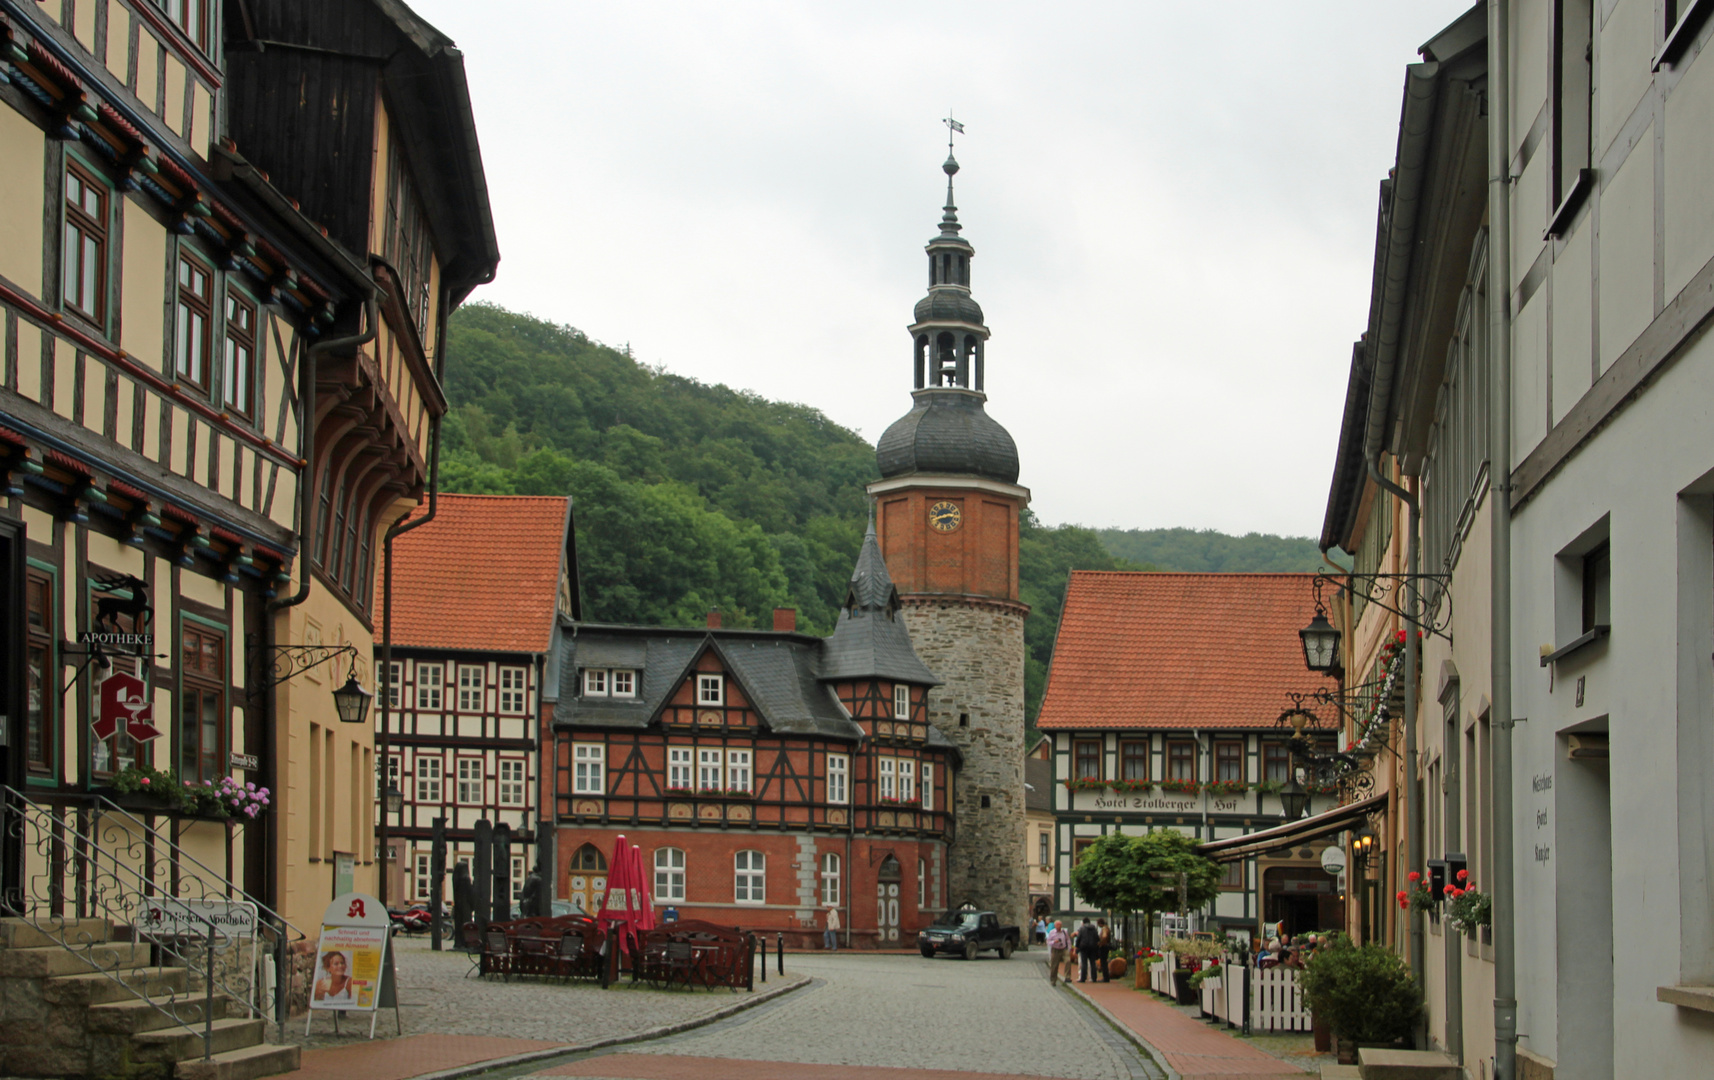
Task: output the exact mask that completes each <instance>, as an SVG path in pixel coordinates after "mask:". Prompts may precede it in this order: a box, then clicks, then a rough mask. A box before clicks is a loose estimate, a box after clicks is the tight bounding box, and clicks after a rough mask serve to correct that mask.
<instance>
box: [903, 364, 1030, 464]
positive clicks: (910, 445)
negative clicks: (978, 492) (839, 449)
mask: <svg viewBox="0 0 1714 1080" xmlns="http://www.w3.org/2000/svg"><path fill="white" fill-rule="evenodd" d="M987 399H988V397H987V395H986V394H981V393H978V392H976V391H974V390H965V389H962V388H959V387H950V386H941V387H930V388H928V389H926V390H916V391H913V392H912V394H911V400H912V405H911V411H910V412H908V413H906V414H905V415H903V416H901V417H899V418H898V419H897V420H895V421H893V424H892V426H891V427H889V428H888V429H887V430H886V431H885V432H884V433H883V434H882V435H881V441H880V442H878V443H876V444H875V462H876V464H877V465H879V466H880V469H881V476H882V477H884V478H887V479H891V478H892V477H895V476H905V475H908V474H910V473H929V474H934V475H948V474H950V475H955V476H980V477H983V478H985V479H988V480H998V481H1000V482H1001V483H1004V484H1015V483H1017V482H1018V444H1017V443H1015V442H1013V441H1012V436H1011V433H1010V432H1008V431H1007V430H1006V429H1005V428H1003V427H1001V426H1000V422H999V421H998V420H995V419H994V418H993V417H992V416H989V415H988V413H987V411H986V410H985V409H984V408H983V407H982V403H983V402H984V401H986V400H987Z"/></svg>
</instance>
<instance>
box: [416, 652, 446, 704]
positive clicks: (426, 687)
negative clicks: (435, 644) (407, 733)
mask: <svg viewBox="0 0 1714 1080" xmlns="http://www.w3.org/2000/svg"><path fill="white" fill-rule="evenodd" d="M416 683H417V687H416V699H415V704H416V707H417V711H418V712H440V706H441V702H442V701H443V700H445V699H444V698H443V697H442V695H441V691H442V690H444V689H445V688H446V666H445V665H444V664H440V663H433V664H425V663H423V662H422V661H420V660H419V661H418V662H417V670H416Z"/></svg>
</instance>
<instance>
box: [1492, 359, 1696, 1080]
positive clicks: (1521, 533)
mask: <svg viewBox="0 0 1714 1080" xmlns="http://www.w3.org/2000/svg"><path fill="white" fill-rule="evenodd" d="M1711 414H1714V341H1711V340H1710V339H1709V338H1707V337H1706V336H1705V337H1703V338H1702V339H1701V340H1699V341H1697V342H1695V343H1693V344H1692V345H1691V346H1689V347H1688V349H1687V351H1686V354H1685V355H1684V356H1683V357H1682V358H1681V359H1680V360H1679V361H1678V362H1677V363H1675V364H1674V365H1673V366H1672V367H1671V368H1670V369H1669V370H1667V371H1666V372H1665V374H1664V375H1662V376H1661V378H1660V380H1659V381H1658V382H1657V383H1656V384H1655V385H1653V386H1651V387H1650V388H1649V389H1648V390H1647V391H1645V392H1644V393H1643V394H1642V396H1641V397H1639V398H1638V399H1637V400H1636V401H1635V402H1633V403H1632V404H1631V405H1630V406H1629V407H1628V408H1626V409H1625V410H1624V411H1623V412H1621V413H1620V414H1619V415H1618V416H1617V417H1616V418H1614V420H1613V421H1612V422H1611V423H1610V424H1609V425H1608V426H1607V427H1606V428H1605V429H1603V430H1602V432H1601V433H1600V434H1599V435H1598V436H1597V437H1596V438H1595V440H1594V441H1593V442H1591V443H1590V444H1588V445H1586V446H1585V447H1584V448H1583V449H1582V450H1581V451H1580V452H1579V453H1577V454H1576V455H1574V456H1573V457H1572V458H1571V459H1570V460H1569V461H1567V462H1566V464H1565V465H1564V467H1563V468H1562V470H1561V471H1560V472H1559V473H1558V474H1557V475H1556V476H1554V477H1553V478H1552V479H1551V480H1550V481H1549V482H1548V483H1547V484H1546V485H1545V486H1544V487H1543V488H1542V489H1540V491H1539V493H1538V494H1536V495H1535V496H1534V497H1533V498H1532V499H1531V500H1530V501H1529V502H1528V503H1527V504H1526V505H1524V506H1523V507H1521V508H1520V509H1519V511H1518V513H1517V516H1516V517H1515V519H1514V526H1513V527H1514V533H1513V560H1514V561H1513V589H1514V594H1513V595H1514V598H1513V605H1514V606H1513V618H1514V632H1513V664H1514V712H1515V715H1517V716H1519V717H1527V718H1528V720H1527V722H1524V723H1520V724H1518V725H1517V727H1516V729H1515V745H1514V752H1515V772H1514V791H1515V793H1516V794H1515V813H1514V826H1515V827H1514V834H1513V835H1514V840H1515V843H1516V846H1517V847H1516V850H1517V862H1516V884H1517V890H1518V917H1517V930H1518V940H1517V956H1518V972H1519V980H1518V981H1519V986H1518V990H1519V993H1518V998H1519V1002H1520V1013H1519V1024H1518V1026H1519V1030H1520V1031H1522V1032H1526V1033H1528V1035H1527V1037H1526V1038H1525V1040H1524V1041H1523V1043H1522V1044H1521V1045H1522V1046H1524V1047H1525V1048H1526V1049H1528V1050H1531V1051H1533V1052H1535V1053H1538V1054H1541V1055H1543V1056H1545V1057H1548V1058H1556V1057H1557V1056H1558V1038H1557V1036H1558V1032H1557V1030H1556V1016H1555V1011H1556V981H1557V975H1558V972H1557V962H1556V959H1555V951H1556V926H1555V922H1556V920H1555V910H1556V904H1557V897H1556V894H1555V881H1554V870H1555V866H1554V862H1553V852H1554V851H1555V850H1556V849H1557V847H1558V845H1559V839H1558V837H1557V833H1556V828H1557V820H1556V815H1555V813H1554V797H1555V792H1554V790H1552V789H1545V790H1540V791H1537V790H1535V789H1534V787H1532V784H1531V779H1532V777H1543V776H1551V775H1554V774H1556V773H1557V772H1558V771H1559V766H1560V765H1561V762H1560V761H1559V760H1558V758H1557V755H1558V754H1560V753H1562V751H1561V750H1560V749H1559V745H1558V738H1557V733H1558V732H1559V731H1562V730H1563V729H1565V728H1567V727H1569V726H1571V725H1573V724H1576V723H1579V722H1582V721H1586V720H1590V719H1593V718H1596V717H1599V716H1601V715H1603V714H1606V715H1608V716H1609V731H1610V733H1611V743H1612V747H1613V756H1612V759H1611V762H1610V768H1611V792H1612V822H1613V824H1612V828H1613V837H1614V843H1613V893H1614V901H1615V919H1614V921H1615V924H1616V925H1615V927H1614V953H1615V957H1616V963H1615V972H1614V978H1615V986H1614V1005H1613V1008H1614V1030H1615V1033H1616V1034H1615V1061H1616V1062H1617V1070H1616V1072H1617V1074H1618V1075H1623V1076H1695V1075H1703V1074H1704V1073H1705V1071H1706V1068H1707V1064H1708V1061H1709V1060H1710V1056H1711V1055H1714V1031H1711V1030H1710V1027H1709V1025H1707V1024H1706V1023H1698V1022H1696V1021H1697V1020H1700V1017H1697V1018H1694V1019H1693V1018H1686V1017H1684V1016H1681V1015H1680V1012H1679V1010H1678V1008H1677V1007H1675V1006H1672V1005H1666V1004H1662V1003H1660V1002H1658V1001H1656V1000H1655V988H1656V987H1657V986H1665V985H1672V984H1673V983H1675V982H1677V979H1678V971H1679V955H1678V934H1677V932H1676V928H1677V927H1678V925H1679V893H1678V884H1679V883H1678V868H1677V843H1678V838H1677V835H1676V831H1675V825H1674V823H1675V821H1676V820H1677V818H1678V794H1677V791H1676V785H1675V783H1674V782H1673V778H1674V777H1675V775H1676V754H1677V741H1676V740H1677V705H1676V697H1675V694H1676V684H1677V650H1676V610H1677V606H1678V595H1677V581H1676V570H1675V568H1676V566H1677V561H1678V551H1677V543H1678V541H1677V532H1676V521H1677V498H1678V493H1679V492H1680V491H1682V490H1684V489H1685V488H1686V487H1687V486H1688V485H1689V484H1690V483H1692V481H1694V480H1696V479H1697V478H1698V477H1700V476H1702V475H1703V474H1705V473H1707V472H1709V471H1710V470H1711V469H1714V444H1711V443H1710V441H1709V439H1708V438H1707V432H1708V430H1709V423H1710V420H1711V419H1714V415H1711ZM1645 462H1646V463H1647V466H1646V467H1643V466H1642V464H1641V463H1645ZM1606 514H1610V515H1611V534H1610V535H1611V544H1612V565H1613V577H1612V623H1613V631H1612V636H1611V637H1610V639H1609V640H1608V642H1607V644H1606V645H1605V646H1594V647H1592V650H1591V651H1590V652H1588V653H1587V654H1586V655H1582V656H1579V657H1577V658H1576V659H1575V660H1574V661H1573V662H1571V663H1562V664H1560V665H1558V670H1557V671H1552V672H1551V674H1552V679H1553V681H1552V683H1551V688H1550V681H1549V679H1550V669H1544V668H1542V667H1541V666H1540V663H1539V661H1538V655H1539V651H1538V650H1539V648H1540V646H1541V645H1543V644H1550V643H1556V642H1555V620H1554V605H1555V595H1554V594H1555V590H1554V561H1555V554H1556V553H1557V552H1559V551H1560V550H1562V549H1563V548H1564V547H1565V546H1566V545H1567V544H1568V543H1569V542H1570V541H1572V540H1573V539H1574V538H1576V537H1577V536H1579V535H1580V534H1582V533H1583V532H1584V531H1585V530H1586V529H1588V528H1589V526H1590V525H1592V524H1593V523H1595V522H1596V521H1598V520H1599V519H1600V518H1601V517H1602V515H1606ZM1708 556H1709V557H1710V558H1714V551H1711V552H1709V553H1708ZM1579 675H1581V676H1583V678H1584V680H1585V700H1584V704H1583V706H1582V707H1578V706H1577V705H1576V704H1575V698H1574V693H1575V679H1576V677H1577V676H1579ZM1542 812H1545V813H1546V814H1547V815H1548V816H1547V820H1546V822H1545V823H1538V822H1539V819H1538V817H1537V815H1538V813H1542ZM1538 846H1541V847H1545V848H1546V849H1547V851H1546V852H1545V854H1546V859H1545V861H1538V859H1537V854H1536V850H1537V848H1538ZM1557 1019H1558V1020H1559V1021H1560V1022H1562V1023H1565V1024H1569V1023H1571V1022H1573V1019H1574V1018H1571V1017H1559V1018H1557Z"/></svg>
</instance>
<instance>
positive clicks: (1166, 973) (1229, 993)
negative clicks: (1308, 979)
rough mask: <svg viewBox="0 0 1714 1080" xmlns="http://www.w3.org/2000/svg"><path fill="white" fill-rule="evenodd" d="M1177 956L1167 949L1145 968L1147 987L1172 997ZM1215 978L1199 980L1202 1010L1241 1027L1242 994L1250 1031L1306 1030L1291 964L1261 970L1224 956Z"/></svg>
mask: <svg viewBox="0 0 1714 1080" xmlns="http://www.w3.org/2000/svg"><path fill="white" fill-rule="evenodd" d="M1177 962H1178V959H1177V957H1175V956H1173V954H1172V953H1167V954H1166V955H1165V957H1164V958H1163V959H1162V960H1161V962H1160V963H1158V964H1156V965H1154V967H1152V968H1150V969H1149V988H1150V989H1152V990H1154V991H1156V992H1157V993H1161V994H1165V995H1166V996H1168V997H1172V996H1173V993H1174V987H1173V971H1174V969H1175V968H1176V966H1177ZM1221 963H1222V971H1221V973H1220V977H1219V978H1217V979H1204V980H1203V982H1202V990H1201V994H1202V1001H1201V1006H1202V1011H1203V1013H1204V1014H1205V1015H1208V1016H1212V1017H1214V1018H1216V1019H1218V1020H1220V1021H1221V1022H1223V1023H1225V1024H1227V1025H1229V1026H1232V1027H1242V1026H1243V1024H1244V998H1245V996H1246V994H1248V996H1249V999H1250V1030H1251V1031H1274V1032H1283V1031H1309V1030H1310V1029H1311V1027H1312V1025H1313V1024H1314V1017H1312V1016H1311V1015H1310V1012H1309V1010H1308V1009H1307V1008H1305V1007H1304V1004H1303V992H1302V991H1301V990H1299V989H1298V986H1297V975H1296V974H1295V972H1294V970H1293V969H1292V968H1284V967H1271V968H1266V969H1264V970H1261V971H1257V970H1256V969H1254V968H1247V967H1244V966H1242V964H1243V960H1242V958H1241V957H1237V956H1227V957H1226V958H1225V959H1224V960H1223V961H1222V962H1221Z"/></svg>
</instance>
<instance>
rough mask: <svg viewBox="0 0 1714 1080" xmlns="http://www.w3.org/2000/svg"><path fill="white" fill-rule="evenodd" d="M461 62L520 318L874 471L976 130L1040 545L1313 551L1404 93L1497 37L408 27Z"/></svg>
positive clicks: (1010, 378) (535, 20) (993, 303)
mask: <svg viewBox="0 0 1714 1080" xmlns="http://www.w3.org/2000/svg"><path fill="white" fill-rule="evenodd" d="M413 6H414V7H415V9H416V10H417V11H418V12H419V13H420V14H421V15H422V16H423V17H424V18H426V19H428V20H429V21H431V22H433V23H434V24H435V25H437V26H438V27H440V29H441V30H443V31H444V32H445V33H447V34H448V35H449V36H450V37H452V38H453V39H454V40H455V41H457V42H458V44H459V46H460V47H461V48H462V49H463V50H464V52H465V56H466V66H467V70H468V73H469V78H470V86H471V94H472V97H473V99H474V101H475V106H476V120H477V126H478V131H479V133H480V136H481V140H482V153H483V159H484V162H485V163H486V166H487V174H488V187H489V192H490V195H491V198H492V200H493V204H494V217H495V221H496V225H497V228H498V230H499V237H500V250H501V255H502V261H501V263H500V273H499V277H498V279H497V280H496V281H495V283H494V284H492V285H490V286H487V287H485V288H483V289H481V290H479V291H478V292H477V293H476V294H475V296H476V298H477V299H483V300H490V301H493V302H495V303H498V304H502V305H505V306H506V307H510V308H513V309H516V310H522V311H527V312H530V313H533V314H535V315H537V316H540V317H542V318H545V319H551V320H553V321H555V322H560V323H569V324H570V325H572V326H576V327H577V328H579V329H580V330H582V331H583V332H584V333H586V334H588V335H589V336H590V337H592V338H595V339H597V340H599V341H603V342H606V343H608V344H611V345H619V346H623V345H625V344H626V343H629V344H630V346H631V348H632V350H633V351H634V353H635V355H636V356H637V357H638V358H639V359H640V360H642V361H644V362H646V363H649V364H659V365H664V366H665V367H667V368H668V369H670V370H672V371H674V372H677V373H679V374H683V375H687V376H691V377H693V378H696V379H699V380H702V381H704V382H709V383H716V382H719V383H725V384H727V385H729V386H732V387H735V388H740V389H745V390H752V391H755V392H756V393H759V394H762V395H765V396H767V397H770V398H777V399H784V400H789V401H797V402H803V403H806V404H809V405H812V406H815V407H816V408H819V409H821V410H823V411H824V412H826V413H827V415H828V416H829V417H831V418H832V419H833V420H834V421H836V422H838V423H840V424H843V425H846V426H848V427H851V428H855V429H856V430H858V431H860V432H861V433H862V434H863V435H864V437H865V438H867V439H869V440H870V441H871V442H873V441H874V440H875V439H876V438H878V437H879V436H880V434H881V432H882V431H884V430H885V429H886V427H887V425H888V424H890V423H891V422H892V421H893V420H895V419H896V418H898V417H899V416H901V415H903V414H904V413H905V412H906V411H907V410H908V409H909V407H910V397H909V391H910V388H911V343H910V336H909V335H908V334H907V333H906V332H905V327H906V326H907V325H908V324H909V323H910V321H911V307H912V305H913V304H914V303H915V302H916V301H917V300H918V299H919V298H920V297H921V296H922V295H923V293H924V292H925V291H926V290H925V284H924V283H925V281H926V276H927V275H926V268H925V267H924V264H923V260H924V255H923V251H922V247H923V245H924V244H925V243H926V242H927V241H928V240H929V238H930V237H931V236H933V235H934V234H935V232H936V230H937V228H938V222H939V219H940V206H941V203H942V201H943V197H944V193H945V177H944V176H943V175H942V174H941V172H940V163H941V161H942V160H943V159H944V158H945V156H946V128H945V127H944V126H943V125H942V124H941V123H940V119H941V118H942V117H944V116H946V115H947V112H948V110H949V109H950V110H952V111H953V113H954V115H956V117H957V118H958V119H959V120H960V121H961V122H963V123H964V124H965V125H966V126H967V129H968V130H967V134H965V135H963V136H960V137H959V142H958V148H957V154H958V160H959V163H960V164H961V165H962V166H963V171H962V172H960V173H959V175H958V186H957V202H958V208H959V218H960V220H961V221H963V223H964V225H965V230H964V236H965V238H966V239H968V240H969V241H970V242H971V243H972V244H973V245H974V246H975V249H976V259H975V261H974V263H973V265H972V281H971V284H972V291H973V294H974V296H975V298H976V299H977V301H978V302H980V303H981V305H982V308H983V311H984V312H985V313H986V317H987V321H988V326H989V327H990V329H991V330H992V332H993V337H992V339H991V340H990V342H989V346H988V379H987V388H988V393H989V401H988V410H989V412H990V414H991V415H993V416H994V417H995V418H996V419H998V420H999V421H1000V422H1001V423H1003V424H1005V425H1006V427H1007V428H1008V429H1009V430H1010V431H1011V433H1012V435H1013V437H1014V438H1015V439H1016V440H1017V443H1018V453H1019V456H1020V458H1021V460H1022V463H1023V471H1022V475H1021V476H1020V478H1019V482H1020V483H1022V484H1024V485H1026V486H1028V487H1029V488H1030V489H1031V491H1032V492H1033V505H1034V508H1035V510H1036V512H1037V514H1038V515H1039V516H1040V517H1041V519H1042V520H1043V521H1044V522H1048V523H1052V524H1057V523H1060V522H1078V523H1082V524H1086V525H1093V526H1107V525H1117V526H1122V527H1127V528H1131V527H1137V528H1153V527H1158V526H1175V525H1183V526H1193V527H1197V528H1218V529H1222V530H1225V531H1228V532H1247V531H1250V530H1258V531H1263V532H1281V533H1287V534H1294V535H1309V534H1314V533H1316V532H1318V531H1319V529H1320V525H1321V518H1322V510H1323V507H1324V505H1325V502H1326V498H1327V488H1328V482H1329V478H1330V476H1331V474H1332V467H1333V452H1334V444H1335V440H1336V436H1337V434H1338V425H1339V413H1340V408H1341V405H1342V402H1343V395H1344V389H1345V376H1346V372H1347V369H1348V365H1349V361H1350V353H1351V343H1352V341H1353V340H1355V338H1356V336H1357V335H1358V334H1359V333H1360V332H1361V331H1362V329H1363V323H1364V319H1365V316H1366V312H1367V305H1368V283H1369V271H1370V263H1371V258H1372V255H1373V246H1374V228H1375V211H1376V205H1377V202H1376V200H1377V197H1378V196H1377V191H1378V184H1379V182H1380V180H1381V179H1382V177H1383V176H1385V174H1386V171H1387V169H1388V168H1389V167H1390V166H1391V164H1392V161H1393V153H1394V148H1395V143H1396V139H1397V128H1398V118H1399V106H1400V101H1401V94H1402V88H1403V85H1404V66H1405V65H1406V64H1408V63H1412V62H1414V61H1416V60H1417V59H1418V57H1417V55H1416V49H1417V47H1418V46H1419V45H1421V44H1422V43H1423V42H1424V41H1426V40H1428V39H1429V38H1430V37H1431V36H1433V35H1434V33H1435V32H1436V31H1438V30H1439V29H1441V28H1442V27H1444V26H1445V25H1447V24H1448V23H1450V22H1451V21H1452V20H1453V19H1455V18H1456V17H1457V16H1458V15H1459V14H1460V13H1462V12H1463V11H1465V10H1467V9H1468V8H1469V7H1470V4H1469V3H1461V2H1449V0H1420V2H1415V0H1412V2H1401V0H1381V2H1376V0H1367V2H1356V0H1347V2H1337V3H1336V2H1305V3H1282V2H1279V0H1247V2H1246V0H1227V2H1223V3H1197V4H1185V3H1182V2H1173V3H1167V2H1157V0H1146V2H1145V0H1133V2H1130V3H1070V4H1068V3H1056V4H1045V3H1038V4H1023V3H999V2H988V3H979V4H978V3H967V4H966V3H921V2H918V3H878V2H866V3H863V4H835V3H805V2H800V3H746V2H736V0H722V2H719V3H701V4H674V3H614V2H606V3H580V2H571V3H568V2H564V0H529V2H524V0H504V2H497V3H484V4H471V3H469V2H468V0H456V2H455V0H413Z"/></svg>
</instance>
